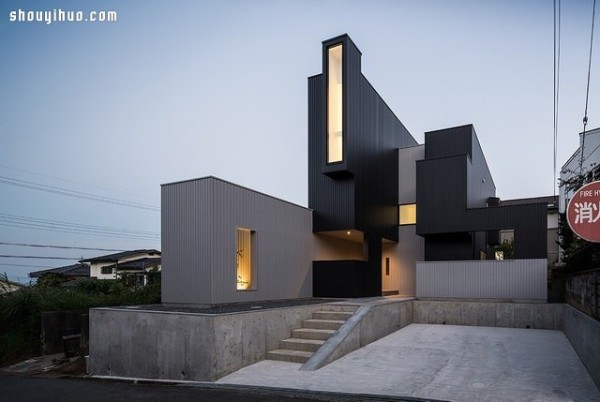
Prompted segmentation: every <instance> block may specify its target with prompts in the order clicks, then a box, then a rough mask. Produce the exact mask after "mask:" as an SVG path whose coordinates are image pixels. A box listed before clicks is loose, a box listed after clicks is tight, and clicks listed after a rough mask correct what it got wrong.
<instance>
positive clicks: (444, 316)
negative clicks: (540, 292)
mask: <svg viewBox="0 0 600 402" xmlns="http://www.w3.org/2000/svg"><path fill="white" fill-rule="evenodd" d="M413 310H414V312H413V314H414V321H413V322H415V323H419V324H446V325H476V326H483V327H507V328H534V329H555V330H560V329H562V325H563V323H562V312H563V305H562V304H543V303H493V302H449V301H426V300H415V301H414V302H413Z"/></svg>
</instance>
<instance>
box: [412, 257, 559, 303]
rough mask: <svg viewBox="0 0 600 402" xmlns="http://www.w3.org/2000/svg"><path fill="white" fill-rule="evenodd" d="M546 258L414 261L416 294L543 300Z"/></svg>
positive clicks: (544, 296) (420, 295)
mask: <svg viewBox="0 0 600 402" xmlns="http://www.w3.org/2000/svg"><path fill="white" fill-rule="evenodd" d="M547 286H548V282H547V260H546V259H535V260H509V261H427V262H417V297H423V298H457V299H508V300H539V301H546V300H547Z"/></svg>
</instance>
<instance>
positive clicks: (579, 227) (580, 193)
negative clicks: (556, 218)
mask: <svg viewBox="0 0 600 402" xmlns="http://www.w3.org/2000/svg"><path fill="white" fill-rule="evenodd" d="M567 222H569V226H570V227H571V229H572V230H573V232H575V234H576V235H577V236H579V237H581V238H582V239H584V240H587V241H590V242H592V243H600V181H594V182H592V183H588V184H586V185H585V186H583V187H581V188H580V189H579V190H577V191H576V192H575V194H574V195H573V198H571V201H569V206H567Z"/></svg>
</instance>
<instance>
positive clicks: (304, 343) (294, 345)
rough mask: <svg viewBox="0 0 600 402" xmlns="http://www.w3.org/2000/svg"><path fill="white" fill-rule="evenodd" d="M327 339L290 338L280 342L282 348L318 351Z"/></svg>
mask: <svg viewBox="0 0 600 402" xmlns="http://www.w3.org/2000/svg"><path fill="white" fill-rule="evenodd" d="M324 343H325V341H322V340H319V339H300V338H289V339H284V340H282V341H280V342H279V347H280V348H281V349H289V350H302V351H304V352H316V351H317V350H318V349H319V348H320V347H321V345H323V344H324Z"/></svg>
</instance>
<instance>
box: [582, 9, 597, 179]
mask: <svg viewBox="0 0 600 402" xmlns="http://www.w3.org/2000/svg"><path fill="white" fill-rule="evenodd" d="M595 20H596V0H594V4H593V6H592V32H591V34H590V59H589V63H588V75H587V88H586V91H585V112H584V113H583V133H582V137H581V158H580V159H579V174H583V153H584V152H583V151H584V146H585V129H586V126H587V123H588V100H589V97H590V78H591V74H592V51H593V49H594V22H595Z"/></svg>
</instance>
